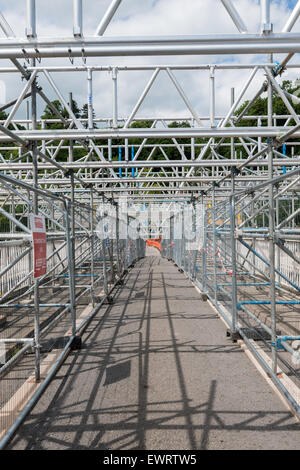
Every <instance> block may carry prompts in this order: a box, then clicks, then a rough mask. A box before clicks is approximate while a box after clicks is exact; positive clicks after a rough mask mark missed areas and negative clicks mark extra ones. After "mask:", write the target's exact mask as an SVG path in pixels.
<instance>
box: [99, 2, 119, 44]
mask: <svg viewBox="0 0 300 470" xmlns="http://www.w3.org/2000/svg"><path fill="white" fill-rule="evenodd" d="M121 2H122V0H112V2H111V4H110V6H109V7H108V9H107V10H106V12H105V14H104V16H103V18H102V20H101V22H100V23H99V25H98V28H97V30H96V34H95V36H102V35H103V34H104V33H105V31H106V29H107V27H108V25H109V23H110V22H111V20H112V18H113V16H114V14H115V13H116V11H117V9H118V8H119V6H120V4H121Z"/></svg>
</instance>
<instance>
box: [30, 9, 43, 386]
mask: <svg viewBox="0 0 300 470" xmlns="http://www.w3.org/2000/svg"><path fill="white" fill-rule="evenodd" d="M27 6H28V8H29V12H28V15H29V17H30V19H31V21H32V22H31V23H30V27H31V32H32V34H33V32H34V34H35V2H28V3H27ZM32 9H33V10H34V12H33V11H32ZM29 13H30V14H29ZM35 64H36V60H35V59H31V65H32V67H35ZM36 94H37V89H36V80H33V82H32V85H31V122H32V130H35V129H36V127H37V106H36ZM32 162H33V179H34V188H35V189H38V163H37V142H36V141H34V142H33V143H32ZM33 212H34V214H35V215H38V213H39V199H38V193H37V192H36V191H34V193H33ZM34 348H35V380H36V382H39V381H40V378H41V377H40V362H41V358H40V293H39V278H36V279H34Z"/></svg>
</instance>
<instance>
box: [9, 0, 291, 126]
mask: <svg viewBox="0 0 300 470" xmlns="http://www.w3.org/2000/svg"><path fill="white" fill-rule="evenodd" d="M36 3H37V18H38V28H37V29H38V34H39V35H40V36H53V37H62V36H71V35H72V26H73V25H72V4H73V2H72V0H63V1H62V0H52V1H51V2H49V1H47V0H37V2H36ZM83 3H84V32H85V34H86V35H92V34H94V32H95V30H96V27H97V25H98V23H99V21H100V19H101V17H102V15H103V13H104V12H105V9H106V8H107V7H108V5H109V4H110V0H106V1H99V0H84V2H83ZM234 3H235V5H236V8H237V9H238V11H239V13H240V15H241V16H242V18H243V19H244V22H245V23H246V25H247V27H248V29H249V31H250V32H257V31H258V30H259V23H260V6H259V2H258V1H257V0H239V1H237V0H235V1H234ZM0 10H1V11H2V12H3V14H4V15H5V17H6V18H7V20H8V22H9V23H10V25H11V26H12V28H13V29H14V31H15V33H16V35H18V36H20V35H22V36H23V35H24V30H25V23H26V11H25V10H26V2H25V1H24V0H15V1H14V2H13V3H12V2H7V1H6V0H5V1H4V0H0ZM289 14H290V11H289V9H288V5H287V1H285V0H284V1H273V2H272V21H273V23H274V30H275V31H280V30H281V29H282V27H283V25H284V23H285V22H286V20H287V18H288V15H289ZM293 31H295V32H299V31H300V20H299V21H298V22H297V24H296V25H295V27H294V30H293ZM235 32H236V27H235V26H234V24H233V23H232V21H231V19H230V17H229V15H228V14H227V12H226V10H225V9H224V7H223V6H222V4H221V1H220V0H157V1H153V0H143V1H140V0H123V3H122V4H121V6H120V8H119V10H118V11H117V13H116V16H115V18H114V20H113V21H112V23H111V24H110V26H109V28H108V29H107V32H106V34H107V35H109V36H110V35H113V36H146V35H161V36H163V35H178V34H179V35H181V34H184V35H203V34H222V33H223V34H229V33H235ZM275 59H276V60H277V56H276V58H275ZM265 60H266V57H263V56H260V57H255V56H236V57H226V56H214V57H211V56H194V57H189V56H185V57H176V56H172V57H135V58H133V57H128V58H126V57H119V58H118V57H114V58H112V59H111V60H110V59H109V58H95V59H91V58H89V59H88V64H90V65H92V64H93V65H94V64H96V65H106V64H109V65H125V64H155V65H157V64H164V63H167V64H192V63H194V64H199V63H220V62H228V61H234V62H239V63H244V64H245V63H253V62H256V61H265ZM294 60H297V58H296V59H294ZM75 62H76V64H81V59H75ZM43 63H44V64H47V63H49V64H54V63H57V64H67V65H69V61H68V59H63V60H62V59H60V60H56V61H54V60H49V61H46V60H45V61H43ZM7 64H9V62H8V61H3V63H2V64H0V66H1V65H7ZM151 73H152V72H130V73H129V72H126V73H125V72H120V74H119V114H120V116H122V117H123V116H126V115H128V113H130V111H131V109H132V108H133V106H134V104H135V102H136V100H137V99H138V97H139V96H140V94H141V92H142V91H143V89H144V87H145V85H146V83H147V82H148V80H149V77H150V76H151ZM248 75H249V71H241V70H231V71H222V72H221V71H217V72H216V107H217V113H225V112H226V110H227V109H228V107H229V104H230V89H231V88H232V87H234V88H235V89H236V93H238V92H239V90H240V89H241V87H242V86H243V84H244V82H245V80H246V79H247V76H248ZM175 76H176V77H177V79H178V81H179V82H180V84H181V86H182V87H183V89H184V91H185V92H186V95H187V96H188V98H189V99H190V101H191V103H192V105H193V107H194V108H195V109H196V111H197V112H198V113H199V114H200V115H202V116H203V115H205V114H208V103H209V92H208V90H209V88H208V73H207V72H203V71H201V72H200V71H197V72H191V71H189V72H175ZM296 77H297V71H296V70H293V71H289V72H288V73H287V74H286V75H285V77H284V78H291V79H294V78H296ZM4 78H5V83H6V93H7V99H8V100H10V99H13V98H15V97H16V96H17V95H18V93H19V92H20V91H21V89H22V87H23V86H24V82H22V81H21V80H20V77H19V76H17V75H16V74H13V75H9V76H8V75H6V76H5V77H4ZM54 78H55V80H56V82H57V84H58V85H59V88H60V89H61V91H62V93H63V94H64V96H65V97H67V96H68V92H69V91H72V92H73V94H74V98H75V99H76V100H77V101H78V103H79V105H81V106H82V104H83V103H85V102H86V101H87V98H86V95H87V87H86V79H85V78H86V77H85V75H84V74H76V73H70V74H67V75H65V74H55V75H54ZM39 80H40V82H41V83H42V85H43V86H44V87H45V88H44V89H45V91H46V92H47V93H49V98H50V99H55V98H56V96H55V94H54V93H53V91H51V90H50V88H49V86H48V84H47V82H46V81H45V79H43V78H42V77H39ZM262 80H263V75H262V73H260V74H258V75H257V77H256V78H255V80H254V81H253V84H252V86H251V87H250V89H249V92H248V93H247V95H246V98H249V97H250V96H251V93H252V94H254V92H255V91H256V89H257V87H258V86H260V85H261V82H262ZM94 107H95V110H96V114H97V116H99V117H102V116H105V117H107V116H111V110H112V83H111V77H110V74H109V73H107V72H99V73H94ZM43 108H44V104H43V103H40V104H39V110H40V111H42V109H43ZM24 109H25V107H23V108H22V111H20V113H19V116H20V115H21V113H23V114H24ZM172 114H174V117H177V118H178V117H182V116H187V115H189V112H188V110H186V108H185V105H184V104H183V102H182V99H181V98H180V96H179V95H178V94H177V93H176V90H175V88H174V85H173V84H172V83H171V81H170V79H169V78H168V77H167V75H166V73H165V72H161V73H160V75H159V77H158V79H157V81H156V82H155V83H154V85H153V88H152V89H151V91H150V92H149V96H148V97H147V98H146V100H145V102H144V103H143V105H142V107H141V109H140V111H139V114H138V115H139V116H141V117H146V116H147V117H149V116H151V115H155V116H163V115H165V116H172Z"/></svg>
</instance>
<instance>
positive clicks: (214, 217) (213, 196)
mask: <svg viewBox="0 0 300 470" xmlns="http://www.w3.org/2000/svg"><path fill="white" fill-rule="evenodd" d="M212 214H213V220H212V226H213V227H212V229H213V253H212V255H213V270H214V272H213V283H214V286H213V288H214V300H215V302H217V240H216V231H217V226H216V194H215V185H213V192H212Z"/></svg>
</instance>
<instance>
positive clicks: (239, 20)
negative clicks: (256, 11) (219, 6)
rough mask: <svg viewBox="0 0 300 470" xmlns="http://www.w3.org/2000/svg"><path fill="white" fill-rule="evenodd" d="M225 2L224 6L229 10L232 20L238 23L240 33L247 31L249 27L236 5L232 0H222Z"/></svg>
mask: <svg viewBox="0 0 300 470" xmlns="http://www.w3.org/2000/svg"><path fill="white" fill-rule="evenodd" d="M221 2H222V3H223V5H224V7H225V8H226V10H227V11H228V13H229V15H230V17H231V19H232V21H233V22H234V24H235V25H236V27H237V29H238V30H239V32H240V33H247V32H248V30H247V27H246V25H245V23H244V22H243V20H242V18H241V17H240V15H239V13H238V12H237V10H236V8H235V6H234V5H233V4H232V2H231V0H221Z"/></svg>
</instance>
